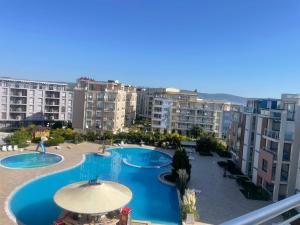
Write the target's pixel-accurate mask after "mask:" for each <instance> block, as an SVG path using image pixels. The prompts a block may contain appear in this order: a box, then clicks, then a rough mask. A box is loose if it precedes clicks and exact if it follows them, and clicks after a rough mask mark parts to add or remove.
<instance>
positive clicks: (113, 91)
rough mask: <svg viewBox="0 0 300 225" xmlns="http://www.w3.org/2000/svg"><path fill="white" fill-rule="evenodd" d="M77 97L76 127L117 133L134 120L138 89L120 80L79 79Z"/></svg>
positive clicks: (75, 89)
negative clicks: (136, 91) (136, 90)
mask: <svg viewBox="0 0 300 225" xmlns="http://www.w3.org/2000/svg"><path fill="white" fill-rule="evenodd" d="M74 98H75V99H76V101H75V102H74V117H73V127H74V128H77V129H81V130H88V129H91V130H109V131H113V132H117V131H123V129H124V128H125V125H126V124H128V125H129V124H132V123H133V121H134V120H135V112H136V103H135V102H136V93H135V88H133V87H130V86H126V85H124V84H121V83H119V82H118V81H107V82H106V81H105V82H104V81H96V80H93V79H90V78H85V77H83V78H80V79H78V80H77V83H76V87H75V88H74ZM126 115H127V117H126Z"/></svg>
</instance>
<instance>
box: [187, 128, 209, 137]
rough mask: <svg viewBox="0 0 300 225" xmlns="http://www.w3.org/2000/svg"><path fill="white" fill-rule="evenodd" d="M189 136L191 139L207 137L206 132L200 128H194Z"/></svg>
mask: <svg viewBox="0 0 300 225" xmlns="http://www.w3.org/2000/svg"><path fill="white" fill-rule="evenodd" d="M188 134H189V136H190V137H191V138H200V137H202V136H204V135H205V131H204V130H203V128H202V127H200V126H193V127H192V129H191V130H189V132H188Z"/></svg>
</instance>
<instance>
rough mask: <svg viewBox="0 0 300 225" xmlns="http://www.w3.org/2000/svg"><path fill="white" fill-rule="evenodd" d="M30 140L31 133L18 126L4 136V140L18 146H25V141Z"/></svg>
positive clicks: (26, 144)
mask: <svg viewBox="0 0 300 225" xmlns="http://www.w3.org/2000/svg"><path fill="white" fill-rule="evenodd" d="M29 140H31V134H30V132H28V131H27V130H26V129H25V128H20V129H19V130H17V131H16V132H14V133H13V134H12V135H10V136H8V137H6V138H5V142H6V143H8V144H10V145H18V146H19V147H20V148H24V147H27V146H28V145H29V144H28V143H27V141H29Z"/></svg>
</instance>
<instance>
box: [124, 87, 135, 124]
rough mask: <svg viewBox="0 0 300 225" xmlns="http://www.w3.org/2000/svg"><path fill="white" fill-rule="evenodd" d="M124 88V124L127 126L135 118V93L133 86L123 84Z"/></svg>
mask: <svg viewBox="0 0 300 225" xmlns="http://www.w3.org/2000/svg"><path fill="white" fill-rule="evenodd" d="M124 89H125V92H126V106H125V126H126V127H129V126H130V125H132V124H133V123H134V121H135V118H136V105H137V104H136V103H137V93H136V88H135V87H133V86H129V85H125V87H124Z"/></svg>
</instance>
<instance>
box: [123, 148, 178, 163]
mask: <svg viewBox="0 0 300 225" xmlns="http://www.w3.org/2000/svg"><path fill="white" fill-rule="evenodd" d="M126 150H127V154H126V155H125V156H124V158H123V162H124V163H125V164H127V165H129V166H133V167H138V168H161V167H164V166H167V165H169V164H171V161H172V158H171V156H169V155H167V154H166V153H163V152H160V151H156V150H149V149H144V148H130V149H126Z"/></svg>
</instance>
